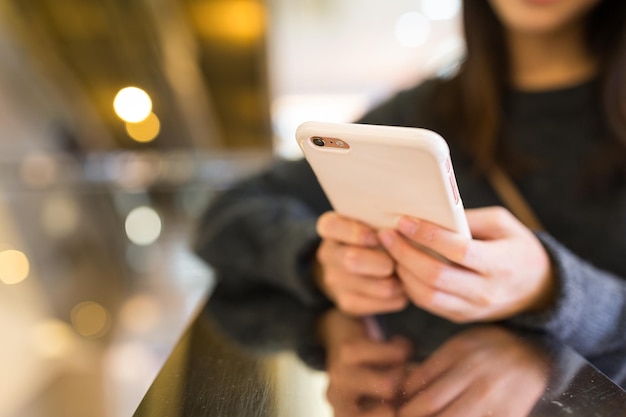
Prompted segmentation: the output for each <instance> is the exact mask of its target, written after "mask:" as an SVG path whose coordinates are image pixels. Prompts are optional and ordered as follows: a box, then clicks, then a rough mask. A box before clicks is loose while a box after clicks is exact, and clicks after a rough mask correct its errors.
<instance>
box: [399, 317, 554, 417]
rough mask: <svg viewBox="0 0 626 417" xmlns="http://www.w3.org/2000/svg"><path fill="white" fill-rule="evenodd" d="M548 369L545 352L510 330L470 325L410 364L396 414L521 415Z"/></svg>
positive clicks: (543, 382) (538, 391)
mask: <svg viewBox="0 0 626 417" xmlns="http://www.w3.org/2000/svg"><path fill="white" fill-rule="evenodd" d="M549 369H550V368H549V362H548V359H547V357H545V355H544V354H543V353H542V352H540V351H538V350H536V349H535V348H534V347H533V346H531V345H529V344H527V343H526V342H524V341H523V340H522V339H520V338H518V337H517V336H515V335H514V334H513V333H510V332H508V331H507V330H505V329H502V328H499V327H491V326H486V327H474V328H472V329H470V330H467V331H465V332H462V333H460V334H458V335H457V336H455V337H453V338H452V339H450V340H449V341H447V342H446V343H445V344H444V345H443V346H442V347H440V348H439V349H437V351H436V352H435V353H433V354H432V356H431V357H429V358H428V359H427V360H426V361H425V362H424V363H422V364H420V365H417V366H415V367H414V368H413V369H411V371H410V372H409V375H408V376H407V378H406V382H405V384H404V387H403V388H404V392H405V393H406V397H407V402H406V404H404V405H403V406H402V407H401V409H400V411H399V413H398V414H397V415H398V416H400V417H404V416H407V417H420V416H429V417H432V416H444V415H445V416H447V417H456V416H458V417H461V416H462V417H473V416H476V417H484V416H507V417H526V416H528V414H529V413H530V412H531V410H532V408H533V407H534V405H535V403H536V402H537V400H538V399H539V398H540V397H541V395H542V394H543V393H544V392H545V388H546V386H547V383H548V372H549ZM512 394H513V395H512Z"/></svg>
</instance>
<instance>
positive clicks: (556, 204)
mask: <svg viewBox="0 0 626 417" xmlns="http://www.w3.org/2000/svg"><path fill="white" fill-rule="evenodd" d="M464 23H465V36H466V42H467V55H466V58H465V60H464V61H463V63H462V64H461V66H460V68H459V70H458V72H457V74H455V75H454V76H453V77H451V78H449V79H433V80H428V81H426V82H425V83H423V84H421V85H419V86H417V87H416V88H414V89H411V90H408V91H404V92H401V93H399V94H398V95H396V96H395V97H393V98H392V99H390V100H389V101H387V102H386V103H383V104H382V105H380V106H379V107H378V108H376V109H374V110H373V111H371V112H369V113H368V114H367V115H365V116H364V117H363V118H362V119H361V120H360V122H362V123H370V124H387V125H403V126H416V127H426V128H430V129H433V130H435V131H437V132H439V133H441V134H442V135H443V136H444V137H445V138H446V139H447V140H448V142H449V144H450V149H451V154H452V160H453V161H454V164H455V171H456V174H457V180H458V183H459V189H460V190H461V194H462V196H463V200H464V203H465V206H466V207H467V208H468V210H467V217H468V222H469V225H470V229H471V231H472V235H473V239H471V240H467V239H463V238H461V237H460V236H458V235H455V234H454V233H451V232H449V231H447V230H444V229H442V228H439V227H437V226H435V225H433V224H428V223H426V222H421V221H419V220H418V219H411V218H403V219H402V220H401V221H400V222H399V224H398V227H397V230H383V231H374V230H371V229H370V228H368V227H367V226H366V225H363V224H361V223H358V222H356V221H353V220H351V219H347V218H343V217H341V216H339V215H337V214H336V213H333V212H332V211H330V212H328V211H329V210H330V206H329V204H328V201H327V200H326V199H325V197H324V195H323V193H322V191H321V190H320V188H319V186H318V184H317V182H316V180H315V178H314V176H313V175H312V173H311V171H310V170H309V168H308V166H307V164H306V162H304V161H299V162H295V163H279V164H277V165H276V166H274V167H273V169H272V170H271V171H269V172H267V173H265V174H263V175H261V176H258V177H256V178H252V179H250V180H249V181H247V182H245V183H242V184H240V185H239V186H237V187H235V189H233V190H231V191H229V192H228V193H226V194H225V195H223V196H222V197H221V198H220V199H219V200H217V201H216V202H215V204H214V205H213V206H212V207H211V209H210V210H209V212H208V213H207V216H206V217H205V220H204V224H203V227H202V229H201V235H200V239H199V241H198V251H199V253H200V254H201V255H202V256H203V257H204V258H205V259H207V260H208V261H209V262H210V263H211V264H212V265H214V266H215V267H216V268H217V269H218V270H220V271H221V272H223V274H224V277H225V279H227V280H228V281H229V283H230V284H231V285H233V286H237V285H252V283H253V282H254V283H256V284H259V285H260V284H263V283H264V284H269V285H275V286H280V287H282V288H284V289H285V290H287V291H290V292H292V293H294V294H296V295H297V296H299V297H300V299H302V300H303V301H304V302H308V303H314V302H316V301H320V300H324V299H329V300H332V301H333V302H334V303H336V304H337V305H338V306H339V307H340V308H341V309H342V310H344V311H346V312H348V313H351V314H354V315H368V314H376V313H385V312H392V311H398V310H401V309H403V308H404V307H405V306H406V305H407V304H408V303H412V304H414V305H416V306H417V307H420V308H422V309H424V310H427V311H429V312H432V313H435V314H437V315H440V316H442V317H445V318H448V319H450V320H453V321H457V322H474V321H492V320H502V319H510V320H512V321H514V322H516V323H518V324H523V325H525V326H528V327H532V328H536V329H541V330H544V331H547V332H550V333H552V334H553V335H555V336H556V337H558V338H560V339H561V340H563V341H564V342H566V343H568V344H570V345H572V346H573V347H575V348H576V349H578V350H579V351H580V352H581V353H583V354H587V355H588V356H590V355H595V354H602V353H606V352H608V351H613V350H616V349H626V261H625V260H624V258H623V256H624V254H626V168H625V167H626V79H625V77H626V2H624V1H623V0H480V1H479V0H472V1H466V2H465V3H464ZM494 165H497V166H500V167H502V168H504V169H505V170H507V171H508V172H509V173H510V174H511V176H512V177H513V179H514V181H515V183H516V184H517V186H518V187H519V189H520V190H521V192H522V194H523V195H524V196H525V197H526V199H527V200H528V202H529V203H530V205H531V206H532V207H533V208H534V209H535V211H536V213H537V215H538V217H539V219H540V220H541V221H542V223H543V224H544V226H545V229H546V230H545V231H531V230H529V229H528V228H526V227H525V226H524V225H522V224H521V223H520V222H519V221H518V220H517V219H516V218H515V217H514V216H513V215H511V213H510V212H509V211H507V210H506V209H503V208H501V207H499V206H502V204H503V203H502V202H501V201H500V200H499V198H498V196H497V194H496V193H495V192H494V191H493V189H492V188H491V187H490V186H489V183H488V181H487V180H486V173H487V172H489V170H490V169H491V168H492V167H493V166H494ZM325 212H326V213H325ZM322 213H325V214H322ZM318 218H319V220H318ZM320 238H321V240H320ZM411 241H416V242H418V243H420V244H422V245H424V246H427V247H429V248H431V249H434V250H435V251H437V252H440V253H441V254H443V255H444V256H446V257H447V258H449V259H451V260H452V261H454V262H455V265H450V264H445V263H442V262H441V261H439V260H437V259H435V258H433V257H430V256H429V255H427V254H426V253H424V252H421V251H419V250H418V249H416V248H415V246H414V245H412V244H411V243H412V242H411ZM381 246H382V247H384V250H382V249H381Z"/></svg>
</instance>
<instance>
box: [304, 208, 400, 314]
mask: <svg viewBox="0 0 626 417" xmlns="http://www.w3.org/2000/svg"><path fill="white" fill-rule="evenodd" d="M317 233H318V234H319V235H320V236H321V238H322V242H321V244H320V246H319V248H318V249H317V262H318V264H317V266H318V267H317V268H316V272H315V279H316V281H317V284H318V286H319V287H320V288H321V290H322V291H323V292H324V293H325V294H326V296H328V297H329V298H330V299H331V300H333V301H334V302H335V304H336V305H337V306H338V307H339V309H341V310H342V311H344V312H345V313H347V314H351V315H355V316H363V315H370V314H377V313H388V312H392V311H399V310H402V309H404V308H405V307H406V305H407V303H408V298H407V296H406V295H405V293H404V290H403V288H402V284H401V283H400V281H399V280H398V278H397V277H396V276H395V273H394V268H395V264H394V261H393V260H392V258H391V257H390V256H389V255H388V254H387V253H386V252H385V251H384V250H382V249H381V246H380V243H379V241H378V237H377V235H376V232H375V230H374V229H372V228H370V227H368V226H366V225H365V224H363V223H361V222H359V221H356V220H353V219H349V218H346V217H343V216H340V215H339V214H337V213H335V212H333V211H330V212H327V213H324V214H323V215H322V216H320V218H319V219H318V221H317Z"/></svg>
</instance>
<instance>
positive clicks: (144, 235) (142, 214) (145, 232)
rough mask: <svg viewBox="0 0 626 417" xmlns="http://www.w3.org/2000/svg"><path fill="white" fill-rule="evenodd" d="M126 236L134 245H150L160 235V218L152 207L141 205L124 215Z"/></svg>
mask: <svg viewBox="0 0 626 417" xmlns="http://www.w3.org/2000/svg"><path fill="white" fill-rule="evenodd" d="M125 226H126V236H128V239H130V241H131V242H133V243H134V244H136V245H150V244H152V243H154V242H155V241H156V240H157V239H158V238H159V236H160V235H161V218H160V217H159V214H158V213H157V212H156V211H155V210H154V209H152V208H150V207H147V206H141V207H137V208H135V209H133V210H132V211H131V212H130V213H129V214H128V216H127V217H126V223H125Z"/></svg>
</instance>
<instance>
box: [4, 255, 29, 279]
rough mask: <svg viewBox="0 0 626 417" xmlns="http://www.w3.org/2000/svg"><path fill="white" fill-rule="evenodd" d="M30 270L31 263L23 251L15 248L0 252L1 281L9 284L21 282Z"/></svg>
mask: <svg viewBox="0 0 626 417" xmlns="http://www.w3.org/2000/svg"><path fill="white" fill-rule="evenodd" d="M29 272H30V264H29V262H28V258H27V257H26V255H25V254H24V253H23V252H20V251H18V250H14V249H9V250H5V251H2V252H0V281H2V282H3V283H5V284H7V285H13V284H19V283H20V282H22V281H24V280H25V279H26V278H27V277H28V273H29Z"/></svg>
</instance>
